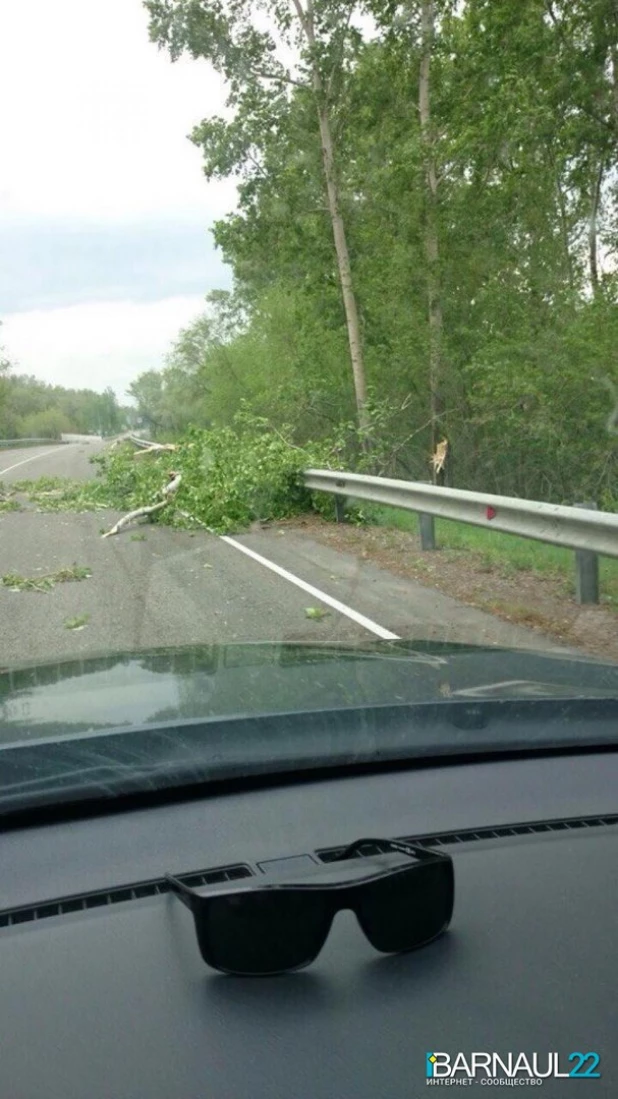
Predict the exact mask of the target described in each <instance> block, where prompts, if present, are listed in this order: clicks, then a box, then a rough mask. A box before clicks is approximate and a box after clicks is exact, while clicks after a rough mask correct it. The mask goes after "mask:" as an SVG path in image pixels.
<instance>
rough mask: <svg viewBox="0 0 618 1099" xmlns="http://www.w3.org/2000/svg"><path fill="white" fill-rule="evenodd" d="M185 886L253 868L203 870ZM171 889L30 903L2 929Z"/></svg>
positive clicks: (4, 917) (1, 917)
mask: <svg viewBox="0 0 618 1099" xmlns="http://www.w3.org/2000/svg"><path fill="white" fill-rule="evenodd" d="M177 876H178V877H179V878H180V880H181V881H183V882H184V883H185V885H191V886H194V887H195V886H200V885H217V884H219V883H220V882H226V881H236V880H237V879H238V878H250V877H252V876H253V871H252V870H251V868H250V867H249V866H244V865H243V864H241V863H239V864H238V865H235V866H223V867H219V868H217V869H216V870H199V871H196V872H195V873H192V874H179V875H177ZM168 891H169V886H168V884H167V882H166V881H165V879H164V878H152V879H151V880H150V881H140V882H133V883H132V884H131V885H122V886H118V888H116V889H99V890H95V891H93V892H90V893H76V894H73V895H72V896H70V897H59V898H58V899H57V900H54V901H45V902H42V903H41V904H28V905H23V906H22V907H20V908H5V909H2V910H0V927H14V926H15V925H16V924H19V923H29V922H30V921H32V920H45V919H48V918H49V917H50V916H64V915H66V914H67V913H68V912H85V911H86V910H87V909H89V908H101V907H104V906H105V905H109V904H120V903H121V902H123V901H134V900H138V899H139V898H141V897H153V896H155V895H156V894H157V893H167V892H168Z"/></svg>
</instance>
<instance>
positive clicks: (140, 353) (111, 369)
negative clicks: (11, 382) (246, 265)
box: [0, 0, 236, 397]
mask: <svg viewBox="0 0 618 1099" xmlns="http://www.w3.org/2000/svg"><path fill="white" fill-rule="evenodd" d="M0 103H2V120H1V123H0V153H1V161H0V233H2V235H3V239H2V244H1V247H2V249H3V252H4V259H5V263H4V265H3V266H4V270H3V272H2V275H3V276H4V277H3V278H0V297H1V298H2V301H1V302H0V309H1V310H2V316H1V319H2V320H3V321H4V324H3V326H2V329H0V343H2V344H4V345H5V346H6V350H7V352H8V354H9V356H10V357H11V358H12V359H14V360H17V363H16V365H17V369H19V370H20V371H22V372H26V373H32V374H35V375H36V376H37V377H39V378H42V379H44V380H46V381H49V382H55V383H58V384H61V385H66V386H89V387H91V388H93V389H97V390H101V389H103V388H105V386H107V385H111V386H113V388H114V389H115V390H116V391H117V393H118V395H119V396H121V397H122V396H123V395H124V391H125V389H126V387H127V385H128V384H129V382H130V381H131V380H132V379H133V378H135V377H136V376H137V375H138V374H139V373H141V372H142V371H143V370H146V369H150V368H152V367H157V366H160V365H161V364H162V360H163V356H164V354H165V352H166V351H167V350H168V349H169V346H170V343H171V342H172V340H173V339H174V337H175V336H176V335H177V333H178V330H179V328H180V327H182V326H184V325H186V324H187V323H188V322H189V321H190V320H191V319H192V318H193V317H194V316H195V315H196V314H197V313H199V312H200V310H201V309H202V308H203V307H204V301H203V298H201V297H199V296H196V292H197V291H199V292H200V293H201V292H202V289H203V292H204V294H205V293H206V292H207V290H208V289H209V288H211V287H212V286H213V285H214V284H216V285H226V284H228V283H229V273H228V272H227V271H226V270H225V269H224V268H223V266H222V263H221V259H220V257H219V256H216V257H215V254H214V251H213V246H212V242H211V240H210V238H209V236H208V232H207V230H208V228H209V227H210V226H211V225H212V223H213V221H214V220H215V219H216V218H219V217H221V216H223V214H224V213H226V212H227V211H229V210H231V209H233V208H234V206H235V199H236V192H235V188H234V187H233V185H232V184H229V183H208V182H207V181H206V179H205V178H204V175H203V172H202V164H201V153H200V151H199V150H198V149H197V148H195V147H194V146H193V145H192V144H191V142H190V141H189V140H188V139H187V134H188V133H189V132H190V131H191V129H192V128H193V126H194V125H196V123H198V122H199V121H201V119H202V118H204V117H206V116H207V115H212V114H218V113H222V112H224V110H225V106H224V104H225V90H224V85H223V82H222V81H221V79H220V78H219V77H218V76H217V75H216V74H215V73H214V71H213V70H212V69H211V68H210V67H209V66H208V65H207V64H206V63H205V62H195V61H191V60H190V59H181V60H180V61H179V62H177V63H176V64H172V63H171V62H170V60H169V56H168V55H167V53H165V52H159V51H158V50H157V47H156V46H155V45H154V44H152V43H151V42H150V41H149V38H148V16H147V13H146V11H145V9H144V7H143V5H142V2H141V0H54V2H53V3H52V2H51V0H27V2H23V0H22V2H20V0H13V2H11V0H7V2H6V3H2V2H1V0H0ZM148 298H151V299H155V300H154V301H151V302H147V299H148ZM113 299H115V300H113ZM129 299H131V300H129ZM157 299H158V300H157ZM7 314H8V315H7Z"/></svg>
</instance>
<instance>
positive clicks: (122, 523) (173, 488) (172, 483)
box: [101, 470, 182, 538]
mask: <svg viewBox="0 0 618 1099" xmlns="http://www.w3.org/2000/svg"><path fill="white" fill-rule="evenodd" d="M167 478H168V479H167V484H166V485H164V486H163V488H162V489H161V495H162V497H163V499H162V500H158V501H157V502H156V503H155V504H149V505H146V506H145V507H141V508H136V509H135V511H130V512H129V513H128V514H127V515H123V517H122V519H119V520H118V522H117V523H114V526H113V527H112V528H111V529H110V530H108V531H105V533H104V534H102V535H101V537H102V538H109V537H110V536H111V535H112V534H119V532H120V531H121V530H122V528H123V527H126V526H128V525H129V523H133V522H135V520H136V519H143V518H149V519H150V518H151V517H152V516H153V515H155V514H156V513H157V512H159V511H163V509H164V508H166V507H168V506H169V504H170V502H171V501H172V500H173V499H174V497H175V495H176V493H177V491H178V488H179V487H180V482H181V480H182V475H181V474H180V473H178V472H177V471H176V470H171V471H170V472H169V473H168V475H167Z"/></svg>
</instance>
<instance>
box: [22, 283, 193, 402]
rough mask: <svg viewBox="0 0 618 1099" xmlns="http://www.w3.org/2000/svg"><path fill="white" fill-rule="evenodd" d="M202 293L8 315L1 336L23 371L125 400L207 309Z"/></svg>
mask: <svg viewBox="0 0 618 1099" xmlns="http://www.w3.org/2000/svg"><path fill="white" fill-rule="evenodd" d="M205 307H206V306H205V301H204V298H203V297H176V298H166V299H164V300H162V301H155V302H146V303H133V302H129V301H126V302H96V303H93V304H88V305H75V306H69V307H68V308H65V309H53V310H39V311H32V312H27V313H15V314H13V315H12V316H8V317H6V318H5V321H4V323H3V325H2V329H1V332H2V342H3V344H4V346H5V348H6V351H7V354H8V356H9V358H10V359H11V360H12V361H13V362H14V364H15V367H14V369H15V371H16V372H18V373H20V374H34V375H36V377H37V378H40V379H42V380H43V381H46V382H52V383H54V384H55V385H64V386H67V387H69V388H76V389H81V388H84V389H95V390H97V391H99V392H101V391H102V390H103V389H105V388H106V386H108V385H111V387H112V388H113V389H114V390H115V392H116V393H117V395H118V397H119V399H120V400H121V401H122V400H124V397H125V391H126V388H127V386H128V385H129V383H130V382H131V381H133V379H134V378H136V377H137V376H138V374H141V373H142V372H143V371H144V370H151V369H157V368H159V367H161V366H162V365H163V359H164V356H165V354H166V352H167V351H169V349H170V346H171V343H172V342H173V340H174V339H175V337H176V336H177V334H178V331H179V330H180V329H181V328H183V327H185V326H186V325H187V324H189V323H190V322H191V321H192V320H193V319H194V318H195V317H196V316H198V315H199V313H200V312H203V310H204V309H205Z"/></svg>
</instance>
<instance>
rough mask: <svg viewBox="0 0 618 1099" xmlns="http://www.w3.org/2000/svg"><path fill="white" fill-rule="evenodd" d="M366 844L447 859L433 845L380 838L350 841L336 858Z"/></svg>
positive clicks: (344, 857) (345, 855) (351, 852)
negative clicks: (427, 845)
mask: <svg viewBox="0 0 618 1099" xmlns="http://www.w3.org/2000/svg"><path fill="white" fill-rule="evenodd" d="M368 844H371V845H372V846H377V847H378V848H379V846H380V845H381V844H383V845H385V846H388V847H389V849H390V850H391V851H401V852H402V854H404V855H415V856H416V857H417V858H419V859H423V858H425V859H448V857H449V856H448V855H447V854H446V853H445V852H444V851H436V850H435V848H433V847H421V846H417V845H416V844H413V843H405V842H404V841H403V840H391V839H384V838H382V839H361V840H354V843H351V844H350V845H349V846H348V847H346V848H345V849H344V850H343V851H342V852H341V854H340V855H338V856H337V860H339V859H347V858H349V857H350V855H352V854H353V853H354V852H355V851H360V849H361V848H362V847H367V845H368Z"/></svg>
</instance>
